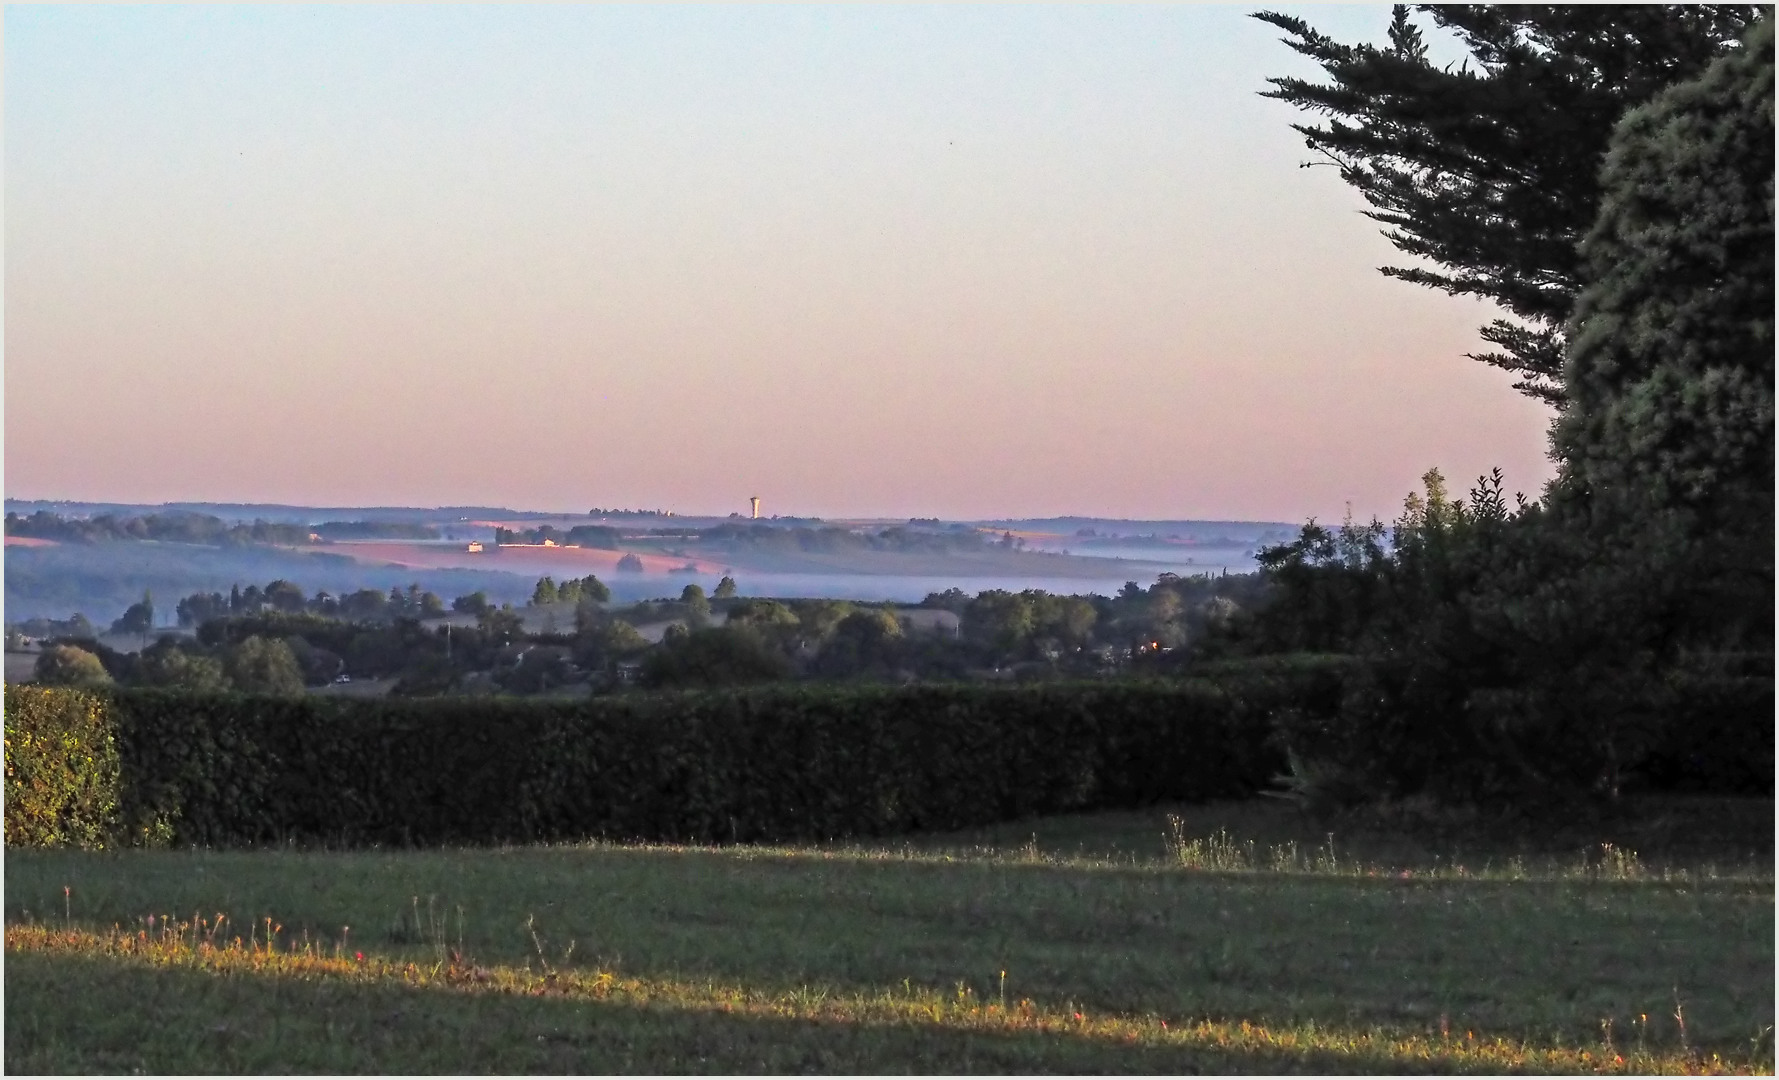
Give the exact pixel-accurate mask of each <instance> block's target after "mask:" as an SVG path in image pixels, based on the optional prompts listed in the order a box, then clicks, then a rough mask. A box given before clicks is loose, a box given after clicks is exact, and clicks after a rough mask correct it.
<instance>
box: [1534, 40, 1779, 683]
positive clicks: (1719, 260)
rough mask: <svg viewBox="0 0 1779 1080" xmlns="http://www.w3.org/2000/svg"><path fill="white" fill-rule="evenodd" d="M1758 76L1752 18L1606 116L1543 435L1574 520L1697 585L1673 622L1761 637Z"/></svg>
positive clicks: (1769, 97)
mask: <svg viewBox="0 0 1779 1080" xmlns="http://www.w3.org/2000/svg"><path fill="white" fill-rule="evenodd" d="M1773 79H1774V71H1773V26H1772V22H1771V21H1770V20H1763V21H1762V22H1761V23H1759V24H1758V25H1757V26H1756V27H1755V28H1754V29H1753V30H1751V31H1750V33H1749V39H1748V41H1747V44H1746V46H1745V47H1744V48H1742V49H1740V50H1738V51H1737V52H1735V53H1732V54H1730V55H1729V56H1726V57H1724V58H1723V59H1721V60H1719V61H1717V62H1716V63H1715V64H1713V65H1712V66H1711V68H1710V69H1709V70H1707V71H1706V72H1705V73H1704V74H1703V75H1702V76H1701V77H1700V78H1698V79H1696V80H1694V81H1691V82H1687V83H1682V84H1680V85H1677V86H1675V87H1672V88H1671V89H1669V90H1667V91H1665V92H1664V93H1662V94H1661V95H1659V96H1658V97H1656V98H1655V99H1654V100H1653V101H1651V102H1649V103H1648V104H1646V105H1644V106H1642V107H1640V108H1638V109H1635V110H1633V111H1632V112H1631V113H1630V114H1628V115H1627V116H1626V117H1625V119H1624V120H1623V122H1622V123H1621V124H1620V125H1619V129H1618V131H1617V133H1616V134H1615V135H1614V138H1613V143H1612V149H1611V152H1610V153H1609V154H1608V155H1607V157H1606V163H1605V167H1604V170H1603V173H1602V176H1603V183H1604V185H1605V191H1606V195H1605V199H1604V202H1603V204H1602V210H1601V214H1600V219H1599V221H1598V222H1597V223H1596V224H1595V226H1594V228H1593V230H1592V231H1591V232H1590V233H1589V234H1588V237H1587V240H1586V243H1585V244H1584V245H1583V253H1584V254H1585V256H1586V258H1587V263H1588V268H1589V272H1590V275H1591V279H1590V281H1589V282H1588V285H1587V287H1586V288H1585V289H1584V290H1583V291H1582V293H1581V296H1580V299H1579V301H1578V303H1577V306H1576V310H1575V314H1574V318H1573V319H1572V321H1571V324H1570V330H1569V332H1570V339H1569V340H1570V355H1569V367H1568V380H1567V381H1568V383H1569V385H1570V387H1571V395H1572V398H1573V402H1574V404H1573V405H1572V407H1571V408H1570V410H1569V411H1568V413H1567V414H1566V415H1565V416H1564V417H1563V419H1562V421H1561V422H1560V423H1559V424H1558V426H1557V429H1556V434H1555V444H1556V447H1557V449H1558V451H1559V452H1560V454H1561V458H1562V462H1563V472H1562V476H1561V477H1560V479H1559V483H1558V484H1557V486H1556V489H1555V492H1556V495H1557V498H1558V500H1559V503H1560V505H1563V506H1564V507H1565V509H1566V510H1567V511H1569V512H1570V513H1571V514H1573V515H1574V516H1575V517H1576V518H1577V519H1578V527H1584V528H1589V529H1591V530H1593V531H1594V532H1596V533H1599V532H1602V531H1603V532H1605V534H1606V535H1607V537H1608V540H1607V542H1609V543H1615V544H1616V546H1617V547H1618V548H1621V549H1622V548H1624V547H1626V546H1627V545H1629V546H1632V547H1636V548H1638V549H1641V552H1640V554H1639V555H1638V556H1637V557H1638V558H1639V559H1640V560H1644V561H1647V560H1648V559H1650V558H1651V557H1652V556H1653V557H1658V561H1660V562H1665V563H1666V564H1667V566H1668V569H1667V570H1666V571H1665V573H1666V574H1667V575H1669V576H1672V575H1675V574H1682V575H1685V576H1687V577H1689V578H1691V579H1693V580H1695V581H1700V582H1702V583H1704V584H1706V585H1707V586H1709V589H1708V591H1707V593H1706V594H1704V595H1701V596H1699V597H1697V598H1696V601H1695V604H1694V607H1695V608H1696V609H1697V610H1696V611H1695V612H1694V613H1693V614H1692V615H1691V616H1690V617H1689V616H1687V615H1685V614H1677V615H1676V616H1674V617H1675V618H1677V619H1680V620H1681V621H1683V622H1690V623H1692V624H1694V625H1695V626H1696V625H1697V624H1698V623H1699V622H1700V621H1701V620H1710V621H1715V622H1719V623H1728V622H1734V623H1738V624H1740V626H1739V628H1738V634H1739V635H1740V636H1747V635H1748V634H1750V633H1754V634H1764V635H1765V639H1766V641H1767V642H1768V647H1769V648H1770V642H1771V632H1772V612H1773V608H1772V599H1773V585H1774V580H1773V487H1774V469H1773V349H1774V338H1773V310H1774V295H1773V274H1774V263H1773V245H1774V232H1773V195H1774V191H1773V174H1774V153H1773V140H1774V100H1773ZM1658 544H1659V545H1661V546H1663V547H1665V552H1657V551H1653V550H1651V549H1652V547H1653V546H1655V545H1658ZM1658 572H1661V571H1659V570H1658Z"/></svg>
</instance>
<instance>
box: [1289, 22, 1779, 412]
mask: <svg viewBox="0 0 1779 1080" xmlns="http://www.w3.org/2000/svg"><path fill="white" fill-rule="evenodd" d="M1415 10H1416V11H1418V12H1420V13H1422V14H1424V15H1426V16H1428V17H1429V18H1430V19H1431V20H1432V22H1433V23H1434V24H1435V25H1436V26H1437V27H1439V28H1440V29H1441V30H1444V31H1449V32H1450V33H1452V34H1454V35H1455V36H1456V37H1457V39H1458V40H1459V41H1460V42H1461V43H1462V45H1463V46H1464V48H1465V49H1466V51H1467V52H1468V53H1469V56H1468V58H1467V59H1466V61H1465V62H1464V63H1463V64H1462V65H1461V66H1459V67H1458V68H1457V70H1453V69H1452V68H1451V67H1449V66H1448V67H1445V68H1440V67H1436V66H1434V64H1433V63H1432V61H1430V60H1429V59H1428V57H1427V47H1426V43H1425V41H1424V39H1423V37H1422V34H1421V31H1420V30H1419V29H1418V28H1417V27H1416V26H1415V25H1414V23H1413V21H1412V20H1411V18H1410V13H1409V9H1408V8H1407V7H1404V6H1402V5H1398V6H1397V7H1396V8H1395V10H1394V14H1393V16H1392V19H1391V23H1390V28H1389V44H1388V45H1387V46H1384V47H1377V46H1372V45H1365V44H1361V45H1345V44H1341V43H1340V42H1337V41H1335V40H1334V39H1332V38H1330V37H1328V36H1327V35H1326V34H1322V33H1320V32H1319V31H1317V30H1315V29H1313V28H1312V27H1311V26H1310V25H1309V24H1308V23H1307V22H1305V21H1304V20H1303V19H1300V18H1297V17H1294V16H1290V15H1284V14H1280V13H1278V12H1271V11H1263V12H1260V13H1258V14H1257V15H1256V16H1255V17H1256V18H1258V19H1261V20H1262V21H1264V22H1267V23H1270V24H1272V25H1274V26H1277V27H1278V28H1280V29H1281V30H1284V31H1285V32H1286V34H1287V35H1288V37H1287V38H1286V44H1288V45H1289V46H1290V47H1291V48H1292V49H1294V50H1295V51H1297V52H1298V53H1300V54H1302V55H1304V56H1306V57H1308V58H1310V59H1311V60H1313V61H1315V62H1316V63H1317V64H1319V65H1321V67H1322V69H1323V71H1324V72H1325V73H1326V74H1327V76H1328V81H1327V82H1321V83H1317V82H1311V81H1308V80H1305V79H1297V78H1275V79H1270V80H1268V81H1269V82H1271V83H1272V87H1273V88H1272V89H1271V90H1270V91H1267V92H1266V96H1268V97H1272V98H1277V99H1279V100H1281V101H1286V102H1289V103H1290V104H1293V105H1296V106H1298V107H1299V108H1302V109H1304V110H1306V111H1308V112H1312V113H1318V114H1321V115H1322V116H1325V117H1327V118H1328V119H1327V121H1326V122H1325V123H1321V124H1298V125H1294V126H1295V128H1296V130H1297V131H1298V132H1299V133H1300V134H1302V135H1303V137H1304V139H1305V142H1306V143H1307V145H1308V146H1309V148H1310V149H1311V150H1313V151H1315V152H1316V153H1317V154H1319V155H1321V156H1322V157H1323V158H1324V159H1325V160H1327V161H1330V162H1332V163H1333V164H1335V165H1336V166H1337V167H1338V168H1339V170H1340V175H1341V178H1342V179H1343V180H1345V181H1346V182H1347V183H1348V184H1349V185H1351V186H1352V187H1353V188H1355V189H1356V190H1358V191H1359V193H1360V194H1361V195H1362V196H1364V198H1365V200H1366V202H1368V203H1369V204H1370V205H1371V209H1370V210H1369V211H1368V214H1369V216H1370V217H1371V218H1373V219H1374V220H1376V221H1378V222H1379V223H1381V224H1382V225H1384V226H1385V232H1384V235H1385V236H1386V237H1387V238H1388V239H1389V240H1390V242H1391V243H1392V244H1393V245H1395V247H1396V248H1397V249H1398V250H1399V251H1401V252H1403V253H1404V254H1406V255H1409V256H1411V257H1412V258H1413V259H1414V260H1415V262H1414V263H1411V264H1410V265H1406V266H1391V267H1384V268H1382V269H1383V273H1385V274H1387V275H1389V276H1391V277H1396V278H1400V279H1402V280H1404V281H1409V282H1414V283H1416V284H1421V285H1428V286H1431V287H1433V288H1437V289H1442V290H1444V291H1446V292H1449V293H1453V294H1456V295H1473V296H1480V297H1483V298H1486V299H1489V300H1492V301H1494V302H1496V303H1497V304H1499V305H1500V306H1501V307H1502V308H1504V309H1505V310H1506V311H1507V312H1508V313H1510V314H1511V315H1512V316H1513V317H1514V319H1513V320H1507V319H1499V320H1496V321H1494V322H1492V323H1490V324H1489V325H1488V326H1486V327H1484V328H1483V331H1482V336H1483V338H1484V339H1485V340H1487V341H1488V342H1490V343H1491V344H1492V345H1494V346H1495V347H1496V351H1493V352H1489V353H1485V354H1482V355H1479V356H1476V357H1474V359H1478V360H1482V361H1484V362H1486V363H1489V364H1493V365H1495V366H1497V367H1501V368H1504V369H1506V370H1508V371H1510V372H1513V373H1514V374H1515V375H1517V376H1518V379H1519V381H1518V382H1516V383H1515V388H1516V389H1519V390H1521V391H1522V392H1524V393H1527V394H1530V395H1532V396H1534V397H1536V398H1539V399H1540V400H1543V401H1546V402H1549V403H1551V404H1553V405H1557V406H1559V407H1560V406H1561V405H1562V404H1563V402H1564V399H1565V393H1564V387H1563V340H1562V331H1563V327H1564V324H1565V323H1566V322H1567V321H1568V319H1569V316H1570V312H1571V310H1572V309H1573V308H1574V305H1575V300H1576V297H1577V295H1578V294H1579V293H1580V291H1581V287H1582V284H1583V282H1584V278H1585V267H1584V263H1583V258H1582V256H1581V254H1580V253H1579V252H1578V250H1577V245H1578V244H1579V242H1580V241H1581V239H1582V238H1583V237H1584V236H1585V235H1587V233H1588V230H1589V229H1590V228H1591V227H1592V226H1593V224H1594V222H1595V219H1596V218H1597V217H1598V216H1599V208H1600V202H1601V186H1600V184H1601V182H1600V175H1599V166H1600V159H1601V157H1602V155H1603V154H1604V153H1605V152H1606V148H1607V144H1608V141H1609V139H1610V138H1611V136H1612V132H1613V129H1614V127H1615V126H1616V125H1617V123H1618V121H1619V118H1620V117H1621V116H1623V115H1624V114H1625V112H1626V111H1627V110H1629V109H1631V108H1633V107H1635V106H1637V105H1640V104H1642V103H1643V102H1646V101H1648V100H1650V99H1651V98H1653V97H1654V96H1656V95H1657V94H1658V93H1660V92H1661V91H1662V90H1663V89H1664V88H1666V87H1668V86H1671V85H1673V84H1675V83H1677V82H1682V81H1685V80H1688V79H1691V78H1694V77H1696V76H1697V75H1699V74H1700V73H1701V72H1703V71H1704V70H1705V68H1706V67H1708V66H1709V65H1710V64H1711V63H1712V62H1713V61H1714V60H1716V59H1717V58H1718V57H1719V56H1722V55H1723V54H1724V53H1725V52H1726V51H1727V50H1728V49H1730V48H1731V47H1733V46H1734V44H1735V43H1736V40H1737V38H1738V36H1739V35H1740V34H1741V33H1742V32H1743V31H1744V30H1745V29H1746V28H1747V27H1748V26H1749V25H1750V23H1751V22H1752V21H1753V20H1754V18H1755V17H1756V14H1757V12H1758V11H1759V9H1758V8H1756V7H1754V6H1751V5H1636V6H1631V5H1625V6H1620V5H1612V6H1598V7H1594V6H1536V5H1525V6H1497V5H1466V4H1426V5H1416V8H1415Z"/></svg>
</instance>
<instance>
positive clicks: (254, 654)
mask: <svg viewBox="0 0 1779 1080" xmlns="http://www.w3.org/2000/svg"><path fill="white" fill-rule="evenodd" d="M223 668H224V670H225V671H226V672H227V673H228V677H229V681H230V682H232V683H234V684H235V686H236V687H238V688H239V689H241V690H242V691H245V692H246V693H249V694H282V695H295V694H300V693H302V692H303V671H302V668H301V667H299V666H298V665H297V661H296V654H295V653H293V652H291V649H290V646H289V645H287V644H285V643H284V642H283V641H282V640H280V639H278V638H263V637H260V636H259V635H258V634H253V635H250V636H249V637H247V638H245V639H244V640H242V642H241V643H240V644H239V645H236V646H235V647H234V648H232V649H230V650H229V651H228V653H227V655H226V657H225V659H224V661H223Z"/></svg>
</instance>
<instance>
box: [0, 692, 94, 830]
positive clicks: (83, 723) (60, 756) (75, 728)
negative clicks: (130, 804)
mask: <svg viewBox="0 0 1779 1080" xmlns="http://www.w3.org/2000/svg"><path fill="white" fill-rule="evenodd" d="M117 809H118V750H117V740H116V737H115V734H114V728H113V723H112V717H111V715H110V713H109V706H108V704H107V702H106V701H105V699H104V698H102V697H99V696H96V695H93V694H89V693H85V692H83V691H79V690H65V689H46V688H41V687H35V686H8V687H7V688H6V845H7V846H8V847H68V846H73V847H83V848H102V847H105V846H106V845H107V844H108V843H110V842H111V841H112V839H113V837H114V829H115V826H116V823H117Z"/></svg>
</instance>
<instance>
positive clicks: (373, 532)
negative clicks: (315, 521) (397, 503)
mask: <svg viewBox="0 0 1779 1080" xmlns="http://www.w3.org/2000/svg"><path fill="white" fill-rule="evenodd" d="M314 531H315V532H316V534H317V535H319V536H320V537H321V538H322V539H324V540H437V539H438V538H439V536H440V535H441V534H440V533H439V530H438V529H436V528H433V527H432V526H431V525H421V524H419V523H418V522H412V521H324V522H322V523H321V524H319V525H317V526H315V530H314Z"/></svg>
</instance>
